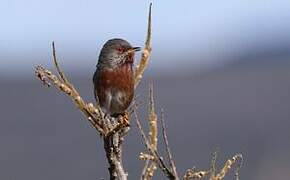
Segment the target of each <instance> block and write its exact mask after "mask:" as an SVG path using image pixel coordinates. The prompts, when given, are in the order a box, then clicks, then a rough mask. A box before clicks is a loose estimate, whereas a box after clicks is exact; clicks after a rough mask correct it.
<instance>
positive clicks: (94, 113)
mask: <svg viewBox="0 0 290 180" xmlns="http://www.w3.org/2000/svg"><path fill="white" fill-rule="evenodd" d="M35 73H36V75H37V77H38V78H39V79H40V80H41V81H42V82H45V83H46V84H47V83H49V82H48V81H50V83H53V84H54V85H55V86H56V87H57V88H58V89H59V90H61V91H63V92H64V93H66V94H67V95H68V96H69V97H70V98H71V99H72V100H73V102H74V103H75V104H76V106H77V107H78V108H79V109H80V110H81V112H83V114H84V115H85V116H86V117H87V119H88V121H89V122H90V123H91V125H92V126H93V127H94V128H95V129H96V130H97V131H98V132H99V133H100V134H101V135H105V134H106V132H105V131H104V130H105V128H104V126H103V123H102V121H101V113H100V111H99V109H98V108H97V107H94V106H93V105H92V104H91V103H90V104H87V103H85V102H84V100H83V99H82V97H81V96H80V95H79V93H78V92H77V91H76V90H75V89H72V88H71V87H69V86H68V85H67V83H65V82H62V80H60V79H59V78H58V77H57V76H55V75H54V74H52V73H51V72H50V71H49V70H47V69H45V68H43V67H42V66H36V68H35Z"/></svg>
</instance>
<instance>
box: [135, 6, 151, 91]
mask: <svg viewBox="0 0 290 180" xmlns="http://www.w3.org/2000/svg"><path fill="white" fill-rule="evenodd" d="M151 9H152V3H150V7H149V15H148V28H147V37H146V41H145V48H144V50H143V51H142V55H141V60H140V62H139V65H137V66H136V68H135V75H134V79H135V89H136V88H137V86H138V84H139V83H140V81H141V79H142V76H143V73H144V71H145V69H146V67H147V65H148V61H149V56H150V54H151Z"/></svg>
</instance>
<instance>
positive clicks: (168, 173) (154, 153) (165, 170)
mask: <svg viewBox="0 0 290 180" xmlns="http://www.w3.org/2000/svg"><path fill="white" fill-rule="evenodd" d="M133 113H134V116H135V120H136V123H137V127H138V128H139V130H140V133H141V137H142V139H143V143H144V144H145V147H146V148H147V151H149V152H150V154H151V155H152V156H153V157H154V161H156V163H157V165H158V167H159V168H160V169H161V170H162V172H163V173H164V174H165V176H167V177H168V178H169V179H171V180H174V179H176V177H175V176H174V175H173V174H172V172H171V171H170V170H169V168H168V167H167V166H166V165H165V163H164V161H163V159H162V158H161V157H160V156H159V154H158V153H157V151H156V150H154V149H153V148H152V147H151V145H150V143H149V140H148V139H147V137H146V135H145V133H144V130H143V128H142V126H141V123H140V120H139V116H138V114H137V107H136V106H135V109H134V111H133Z"/></svg>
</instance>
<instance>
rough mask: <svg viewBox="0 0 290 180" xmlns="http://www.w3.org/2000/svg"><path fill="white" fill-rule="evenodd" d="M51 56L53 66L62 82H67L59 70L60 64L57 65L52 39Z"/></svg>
mask: <svg viewBox="0 0 290 180" xmlns="http://www.w3.org/2000/svg"><path fill="white" fill-rule="evenodd" d="M52 56H53V62H54V66H55V68H56V70H57V72H58V76H59V78H60V79H61V80H62V82H63V83H68V80H67V78H66V76H65V74H64V72H63V71H62V70H61V68H60V66H59V65H58V61H57V56H56V50H55V45H54V41H52Z"/></svg>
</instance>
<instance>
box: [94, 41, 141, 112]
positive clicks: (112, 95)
mask: <svg viewBox="0 0 290 180" xmlns="http://www.w3.org/2000/svg"><path fill="white" fill-rule="evenodd" d="M140 50H141V48H140V47H132V46H131V45H130V44H129V43H128V42H127V41H125V40H123V39H110V40H108V41H107V42H106V43H105V44H104V46H103V48H102V49H101V52H100V55H99V60H98V64H97V69H96V71H95V73H94V77H93V83H94V95H95V99H96V101H97V103H99V105H100V107H101V109H102V110H103V112H104V113H105V114H107V115H110V116H112V117H118V116H119V115H123V114H124V113H125V111H126V109H127V108H128V107H129V105H130V103H131V102H132V100H133V97H134V70H133V63H134V55H135V52H136V51H140Z"/></svg>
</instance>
